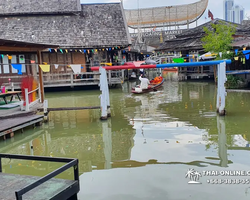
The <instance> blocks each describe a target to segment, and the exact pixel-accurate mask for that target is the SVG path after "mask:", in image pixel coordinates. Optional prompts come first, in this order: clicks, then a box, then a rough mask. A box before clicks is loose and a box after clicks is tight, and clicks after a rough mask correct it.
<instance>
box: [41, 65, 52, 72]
mask: <svg viewBox="0 0 250 200" xmlns="http://www.w3.org/2000/svg"><path fill="white" fill-rule="evenodd" d="M39 66H40V68H41V70H42V71H43V72H49V71H50V65H39Z"/></svg>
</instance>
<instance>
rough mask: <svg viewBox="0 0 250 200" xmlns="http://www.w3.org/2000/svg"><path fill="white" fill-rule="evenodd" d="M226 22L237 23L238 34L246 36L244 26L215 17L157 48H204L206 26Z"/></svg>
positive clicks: (168, 49)
mask: <svg viewBox="0 0 250 200" xmlns="http://www.w3.org/2000/svg"><path fill="white" fill-rule="evenodd" d="M221 22H224V23H225V24H227V25H228V26H232V25H235V26H236V30H237V32H236V35H237V36H242V37H243V36H244V39H245V36H246V34H247V33H246V31H243V26H241V25H239V24H233V23H231V22H227V21H224V20H221V19H215V20H213V21H209V22H207V23H205V24H202V25H201V26H197V27H195V28H192V29H188V30H185V31H183V32H182V33H181V34H178V35H176V38H175V39H172V40H168V41H165V42H164V44H162V45H161V46H160V47H158V48H157V49H156V51H157V50H165V51H185V50H203V47H202V42H201V38H202V37H203V36H204V34H205V31H204V27H207V28H208V29H210V30H211V29H212V24H218V23H221Z"/></svg>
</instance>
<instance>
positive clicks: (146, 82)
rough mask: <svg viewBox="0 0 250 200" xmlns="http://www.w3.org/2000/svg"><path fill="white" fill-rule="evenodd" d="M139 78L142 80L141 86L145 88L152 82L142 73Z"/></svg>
mask: <svg viewBox="0 0 250 200" xmlns="http://www.w3.org/2000/svg"><path fill="white" fill-rule="evenodd" d="M139 80H140V81H141V85H140V88H141V89H142V90H143V89H148V85H149V84H150V82H149V80H148V79H147V78H143V76H142V74H141V76H140V77H139Z"/></svg>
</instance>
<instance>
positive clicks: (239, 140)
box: [0, 80, 250, 200]
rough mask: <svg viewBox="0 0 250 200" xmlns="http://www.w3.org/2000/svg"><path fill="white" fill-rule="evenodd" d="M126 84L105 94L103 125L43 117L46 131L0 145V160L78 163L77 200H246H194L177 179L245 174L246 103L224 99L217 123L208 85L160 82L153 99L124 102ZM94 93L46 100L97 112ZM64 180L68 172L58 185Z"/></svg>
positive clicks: (29, 165) (72, 114)
mask: <svg viewBox="0 0 250 200" xmlns="http://www.w3.org/2000/svg"><path fill="white" fill-rule="evenodd" d="M133 84H135V83H126V84H125V85H123V88H122V89H119V88H117V89H113V90H111V92H110V100H111V114H112V117H111V118H110V119H109V120H108V121H104V122H102V121H100V120H99V116H100V111H98V110H84V111H63V112H51V113H50V115H49V119H50V121H49V123H48V124H44V125H43V126H42V127H40V128H36V129H34V130H29V131H25V133H24V134H16V135H15V137H14V138H12V139H11V140H7V141H5V142H1V143H0V152H3V153H13V154H16V153H18V154H27V155H41V156H54V157H71V158H72V157H73V158H78V159H79V166H80V174H81V187H82V191H81V193H80V199H107V200H110V199H111V200H113V199H117V198H118V197H121V198H120V199H142V198H143V199H154V198H156V197H157V199H173V200H175V199H176V200H177V199H192V198H193V199H200V198H202V196H204V195H205V194H206V198H207V199H209V200H210V199H219V198H220V199H230V200H231V199H232V200H233V199H235V198H241V199H246V197H245V196H244V191H243V192H242V190H244V187H242V186H235V187H237V188H238V189H237V191H236V190H232V191H231V190H229V189H228V186H227V187H226V186H224V185H220V186H216V187H217V188H219V190H220V193H219V192H217V193H215V194H211V193H210V192H208V191H214V188H213V187H212V186H210V185H206V186H205V187H202V188H199V194H197V187H195V188H196V189H195V188H192V187H189V185H188V184H187V180H186V179H185V173H186V171H187V170H188V168H195V170H198V171H202V170H223V169H229V170H248V168H249V165H250V160H249V159H247V158H248V156H249V150H250V148H249V138H250V124H249V112H250V102H249V98H250V95H249V94H247V93H244V94H238V93H228V96H227V102H226V103H227V104H226V105H227V114H228V115H227V116H225V117H219V116H217V114H216V111H215V105H216V86H215V85H214V84H213V83H197V82H195V83H191V82H190V83H184V82H173V81H172V82H171V81H168V80H167V81H166V82H165V84H164V87H163V88H162V89H161V90H159V91H157V92H152V93H149V94H144V95H131V94H130V89H131V87H132V86H133ZM99 93H100V92H99V91H88V92H85V91H78V92H65V93H53V94H48V95H47V97H48V98H49V102H50V106H51V107H56V106H58V107H61V106H93V105H98V104H99V99H98V96H99ZM58 99H60V101H59V100H58ZM58 166H60V165H57V164H54V163H42V162H32V161H29V162H26V161H17V160H8V159H5V160H4V170H5V172H8V173H21V174H22V173H23V174H31V175H44V174H46V173H48V172H50V171H52V170H53V169H55V168H57V167H58ZM72 176H73V174H72V172H71V171H69V172H66V173H65V174H63V175H62V176H61V177H64V178H70V177H72ZM152 177H154V178H152ZM205 180H206V179H205V178H204V177H203V185H205V184H206V183H205ZM86 188H87V189H86ZM149 188H150V189H149ZM152 188H153V189H152ZM181 188H182V189H181ZM242 188H243V189H242ZM156 191H157V192H159V193H157V194H156ZM143 192H144V193H143ZM125 194H126V195H125ZM190 195H191V197H190ZM194 196H195V197H194Z"/></svg>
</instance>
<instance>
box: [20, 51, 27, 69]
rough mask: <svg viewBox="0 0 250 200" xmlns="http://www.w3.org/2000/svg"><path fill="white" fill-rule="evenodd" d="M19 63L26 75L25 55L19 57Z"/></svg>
mask: <svg viewBox="0 0 250 200" xmlns="http://www.w3.org/2000/svg"><path fill="white" fill-rule="evenodd" d="M19 63H20V64H22V72H23V73H26V66H25V56H24V55H19ZM23 63H24V64H23Z"/></svg>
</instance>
